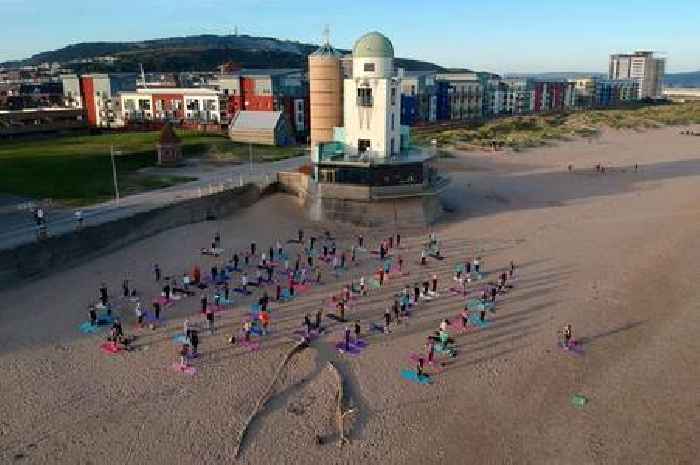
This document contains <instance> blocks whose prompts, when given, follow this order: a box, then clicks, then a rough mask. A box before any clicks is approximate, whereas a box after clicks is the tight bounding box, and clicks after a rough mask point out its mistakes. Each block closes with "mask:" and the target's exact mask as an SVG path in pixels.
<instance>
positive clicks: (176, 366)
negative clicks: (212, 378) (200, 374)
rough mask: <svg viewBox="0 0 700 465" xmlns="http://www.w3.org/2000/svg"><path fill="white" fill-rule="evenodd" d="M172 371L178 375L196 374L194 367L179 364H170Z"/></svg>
mask: <svg viewBox="0 0 700 465" xmlns="http://www.w3.org/2000/svg"><path fill="white" fill-rule="evenodd" d="M172 369H173V370H175V371H177V372H179V373H182V374H184V375H189V376H193V375H195V374H196V373H197V369H196V368H195V367H191V366H189V365H182V364H181V363H180V362H174V363H173V364H172Z"/></svg>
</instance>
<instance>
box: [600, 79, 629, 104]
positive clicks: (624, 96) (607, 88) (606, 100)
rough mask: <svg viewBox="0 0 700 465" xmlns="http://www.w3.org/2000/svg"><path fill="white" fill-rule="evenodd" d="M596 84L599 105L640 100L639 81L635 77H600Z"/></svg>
mask: <svg viewBox="0 0 700 465" xmlns="http://www.w3.org/2000/svg"><path fill="white" fill-rule="evenodd" d="M595 84H596V90H595V105H597V106H601V107H605V106H615V105H622V104H625V103H631V102H635V101H637V100H639V82H638V81H636V80H634V79H620V80H612V79H599V80H596V83H595Z"/></svg>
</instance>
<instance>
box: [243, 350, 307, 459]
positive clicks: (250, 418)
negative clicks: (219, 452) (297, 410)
mask: <svg viewBox="0 0 700 465" xmlns="http://www.w3.org/2000/svg"><path fill="white" fill-rule="evenodd" d="M306 347H308V344H307V343H306V342H304V341H301V342H298V343H296V344H295V345H294V346H293V347H292V348H291V349H289V351H288V352H287V354H286V355H285V356H284V358H283V359H282V362H281V363H280V365H279V367H277V371H275V374H274V376H273V377H272V381H271V382H270V385H269V386H268V387H267V390H266V391H265V393H264V394H263V395H262V396H261V397H260V398H259V399H258V402H257V404H256V405H255V408H254V409H253V411H252V412H251V414H250V415H249V416H248V419H247V420H246V422H245V423H244V424H243V428H242V429H241V431H240V432H239V433H238V441H237V443H236V449H235V451H234V454H233V455H234V457H235V458H238V456H239V454H240V452H241V447H242V446H243V440H244V439H245V435H246V433H247V432H248V427H249V426H250V424H251V423H252V422H253V420H254V419H255V417H256V416H257V415H258V413H259V412H260V410H261V409H262V408H263V407H264V406H265V404H267V402H268V401H269V400H270V399H271V398H272V393H273V392H274V388H275V384H277V378H279V375H280V373H282V370H283V369H284V368H285V367H286V366H287V363H288V362H289V360H290V359H291V358H292V356H293V355H294V354H296V353H297V352H300V351H302V350H304V349H305V348H306Z"/></svg>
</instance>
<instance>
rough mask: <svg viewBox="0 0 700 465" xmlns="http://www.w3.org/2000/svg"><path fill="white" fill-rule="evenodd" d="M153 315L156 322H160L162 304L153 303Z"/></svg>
mask: <svg viewBox="0 0 700 465" xmlns="http://www.w3.org/2000/svg"><path fill="white" fill-rule="evenodd" d="M153 313H155V317H156V321H160V302H158V301H155V302H153Z"/></svg>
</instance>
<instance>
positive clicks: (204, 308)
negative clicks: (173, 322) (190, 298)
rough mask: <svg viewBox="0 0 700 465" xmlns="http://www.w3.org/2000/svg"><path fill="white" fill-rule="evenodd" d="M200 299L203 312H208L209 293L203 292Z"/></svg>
mask: <svg viewBox="0 0 700 465" xmlns="http://www.w3.org/2000/svg"><path fill="white" fill-rule="evenodd" d="M199 301H200V302H201V304H202V313H206V312H207V307H208V305H207V304H208V302H207V295H206V294H202V297H201V298H200V300H199Z"/></svg>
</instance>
